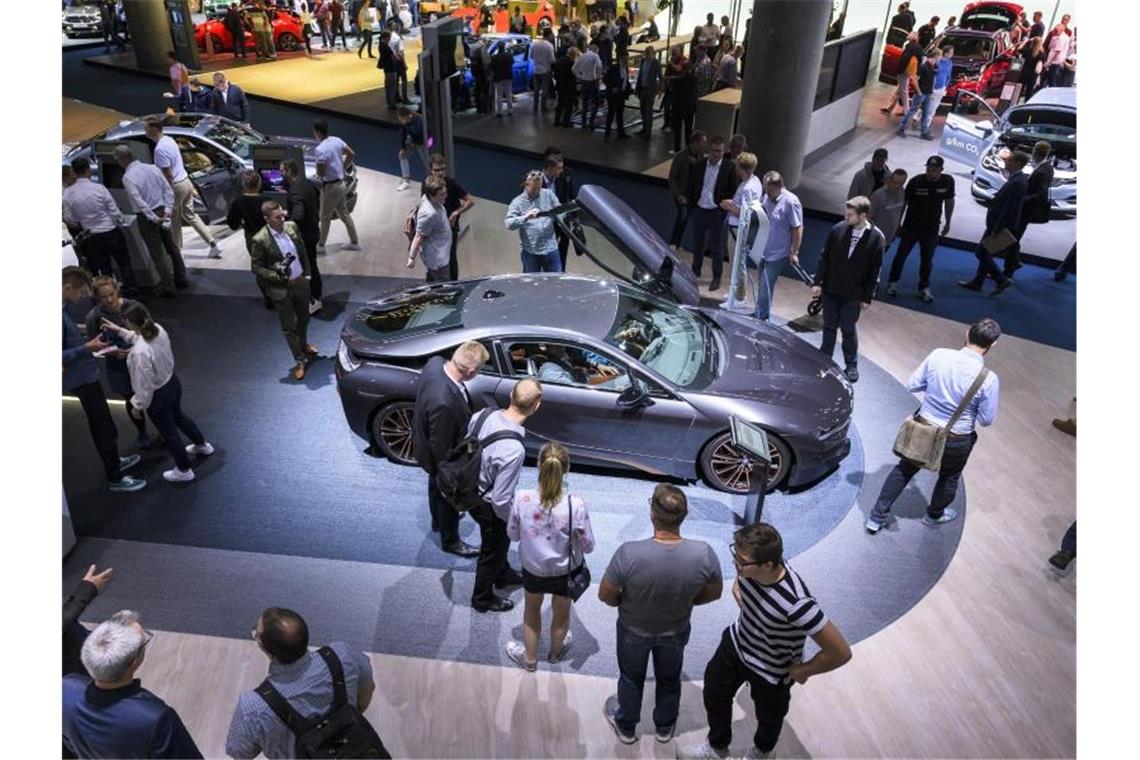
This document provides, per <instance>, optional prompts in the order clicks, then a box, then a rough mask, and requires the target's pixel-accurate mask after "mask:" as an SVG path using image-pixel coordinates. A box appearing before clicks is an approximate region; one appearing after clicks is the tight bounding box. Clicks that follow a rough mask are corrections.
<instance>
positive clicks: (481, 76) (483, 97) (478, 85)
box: [471, 69, 491, 113]
mask: <svg viewBox="0 0 1140 760" xmlns="http://www.w3.org/2000/svg"><path fill="white" fill-rule="evenodd" d="M471 78H472V79H473V80H475V110H476V111H477V112H478V113H488V112H489V111H490V109H489V108H488V107H487V101H489V100H490V99H491V93H490V83H489V82H488V81H487V75H486V73H485V72H484V71H483V70H482V69H472V70H471Z"/></svg>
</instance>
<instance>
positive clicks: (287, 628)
mask: <svg viewBox="0 0 1140 760" xmlns="http://www.w3.org/2000/svg"><path fill="white" fill-rule="evenodd" d="M252 635H253V640H254V641H256V642H257V645H258V646H259V647H261V651H262V652H264V653H265V654H266V656H267V657H269V675H268V676H267V677H266V679H265V680H264V681H263V682H262V683H261V685H260V686H258V687H257V688H256V689H253V690H251V691H247V692H245V693H243V694H242V695H241V696H240V697H238V703H237V707H236V709H235V710H234V715H233V719H232V720H231V721H230V730H229V734H228V735H227V736H226V754H227V755H229V756H230V757H234V758H253V757H257V755H258V754H259V753H260V754H263V755H265V756H266V757H269V758H298V757H333V756H335V757H374V758H387V757H391V755H389V754H388V752H387V750H386V749H384V744H383V743H382V742H381V741H380V737H379V736H377V735H376V731H375V730H374V729H373V728H372V726H371V725H370V724H369V723H368V721H367V720H366V719H365V718H364V716H363V713H364V711H365V710H367V709H368V705H369V703H370V702H371V701H372V692H373V691H374V690H375V688H376V686H375V684H374V683H373V680H372V664H371V663H370V662H369V660H368V656H367V655H365V654H364V653H363V652H359V651H356V650H353V649H351V648H349V646H348V645H347V644H345V643H343V642H339V641H334V642H332V643H330V644H329V645H328V646H326V647H322V648H321V649H320V650H318V651H316V652H310V651H309V648H308V647H309V628H308V626H307V625H306V624H305V620H304V618H302V617H301V616H300V615H298V614H297V613H296V612H293V611H292V610H287V609H283V608H280V607H270V608H268V609H267V610H265V611H264V612H262V613H261V616H260V617H259V618H258V620H257V625H256V627H255V628H254V629H253V631H252ZM338 703H339V704H338ZM282 715H284V716H285V718H282ZM313 718H328V719H330V720H327V721H322V720H311V719H313ZM286 720H288V723H287V722H286ZM289 723H292V724H293V725H292V727H290V725H289ZM333 747H335V748H337V749H338V750H339V752H337V754H335V755H333V754H328V750H329V749H330V748H333Z"/></svg>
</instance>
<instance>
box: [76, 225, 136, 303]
mask: <svg viewBox="0 0 1140 760" xmlns="http://www.w3.org/2000/svg"><path fill="white" fill-rule="evenodd" d="M83 255H84V257H86V259H87V262H88V263H89V264H90V265H91V266H92V268H94V270H95V274H105V275H107V276H108V277H114V276H115V271H114V269H112V267H111V259H114V260H115V263H116V264H117V265H118V266H119V278H120V280H119V281H120V282H122V283H123V290H125V291H127V292H128V293H130V292H133V291H134V290H135V271H134V269H132V268H131V254H130V252H129V251H128V250H127V236H126V235H124V234H123V231H122V230H120V229H119V228H118V227H116V228H115V229H113V230H108V231H106V232H96V233H94V234H92V235H88V236H87V238H86V239H85V240H84V241H83Z"/></svg>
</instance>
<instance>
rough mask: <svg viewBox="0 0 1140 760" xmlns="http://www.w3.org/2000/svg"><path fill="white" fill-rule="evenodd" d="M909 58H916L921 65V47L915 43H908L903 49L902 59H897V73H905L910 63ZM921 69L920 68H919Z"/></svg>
mask: <svg viewBox="0 0 1140 760" xmlns="http://www.w3.org/2000/svg"><path fill="white" fill-rule="evenodd" d="M911 58H918V60H919V63H920V64H921V63H922V46H921V45H919V44H918V43H917V42H908V43H907V44H906V47H904V48H903V51H902V58H900V59H899V73H900V74H903V73H905V72H906V67H907V64H909V63H910V59H911ZM920 68H921V66H920Z"/></svg>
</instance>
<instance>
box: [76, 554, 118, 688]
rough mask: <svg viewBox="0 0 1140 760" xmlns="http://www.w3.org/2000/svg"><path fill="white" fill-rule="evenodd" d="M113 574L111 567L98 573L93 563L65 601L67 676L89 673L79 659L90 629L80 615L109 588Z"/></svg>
mask: <svg viewBox="0 0 1140 760" xmlns="http://www.w3.org/2000/svg"><path fill="white" fill-rule="evenodd" d="M113 574H114V570H113V569H112V568H109V567H108V568H107V569H106V570H104V571H103V572H100V573H97V572H95V566H94V565H92V566H91V567H89V568H87V573H86V574H84V576H83V580H81V581H79V585H78V586H76V587H75V591H73V592H71V596H69V597H67V601H66V602H64V603H63V675H65V676H66V675H68V674H70V673H81V674H86V673H87V670H86V669H85V668H84V667H83V662H82V661H81V660H80V659H79V653H80V651H81V650H82V649H83V642H84V641H86V640H87V634H88V630H87V629H86V628H84V627H83V626H82V625H80V623H79V616H80V615H82V614H83V610H85V609H87V605H89V604H91V601H92V600H93V599H94V598H95V597H97V596H99V594H101V593H102V592H103V589H105V588H107V584H108V583H110V582H111V576H112V575H113Z"/></svg>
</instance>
